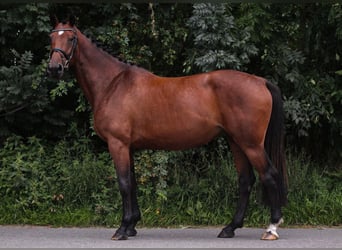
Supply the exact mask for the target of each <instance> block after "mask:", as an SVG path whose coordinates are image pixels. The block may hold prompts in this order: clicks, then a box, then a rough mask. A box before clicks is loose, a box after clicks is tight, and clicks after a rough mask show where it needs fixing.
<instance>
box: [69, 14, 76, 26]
mask: <svg viewBox="0 0 342 250" xmlns="http://www.w3.org/2000/svg"><path fill="white" fill-rule="evenodd" d="M75 23H76V17H75V15H69V24H70V25H71V26H74V25H75Z"/></svg>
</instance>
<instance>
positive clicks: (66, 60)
mask: <svg viewBox="0 0 342 250" xmlns="http://www.w3.org/2000/svg"><path fill="white" fill-rule="evenodd" d="M60 31H72V32H74V34H75V37H74V39H73V41H72V49H71V53H70V54H69V55H68V54H67V53H66V52H65V51H64V50H62V49H60V48H53V49H51V51H50V56H49V61H50V58H51V56H52V54H53V53H54V52H58V53H60V54H61V55H62V56H63V57H64V58H65V61H64V65H62V66H63V68H64V69H68V68H69V62H70V60H71V59H72V57H73V55H74V51H75V48H76V46H77V36H76V30H75V29H71V28H70V29H55V30H52V31H51V33H54V32H60Z"/></svg>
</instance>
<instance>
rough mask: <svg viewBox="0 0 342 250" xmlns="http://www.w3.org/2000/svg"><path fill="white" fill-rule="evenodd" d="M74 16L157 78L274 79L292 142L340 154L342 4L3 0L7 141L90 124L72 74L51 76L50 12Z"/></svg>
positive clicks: (53, 135)
mask: <svg viewBox="0 0 342 250" xmlns="http://www.w3.org/2000/svg"><path fill="white" fill-rule="evenodd" d="M70 12H72V13H74V14H76V16H77V19H78V27H79V28H80V29H81V30H82V31H83V32H84V33H86V34H88V35H89V36H90V37H91V38H92V39H93V40H94V41H95V40H97V41H99V42H101V43H102V44H103V47H104V49H105V50H108V51H111V52H112V53H113V54H115V55H116V56H117V57H120V58H123V59H125V60H127V61H128V62H130V63H136V64H139V65H141V66H143V67H145V68H147V69H148V70H151V71H153V72H154V73H156V74H159V75H164V76H179V75H184V74H192V73H197V72H202V71H209V70H214V69H223V68H232V69H238V70H242V71H246V72H249V73H252V74H256V75H260V76H264V77H266V78H268V79H269V80H271V81H273V82H274V83H276V84H278V85H279V86H280V88H281V90H282V93H283V96H284V101H285V109H286V118H287V119H286V120H287V141H288V143H289V145H290V146H291V147H292V148H293V147H294V148H302V147H303V148H305V149H306V150H307V151H308V152H311V153H312V155H314V156H315V155H319V156H322V155H324V151H323V152H321V151H322V148H324V149H327V151H326V152H330V153H333V154H335V156H336V157H340V155H339V153H338V150H337V149H336V147H337V145H338V144H339V142H340V141H339V140H340V138H341V133H342V132H341V127H342V126H341V125H342V124H341V108H340V107H341V98H342V91H341V87H340V83H341V77H342V73H341V72H342V68H341V54H342V53H341V44H342V43H341V39H342V22H341V15H342V10H341V4H340V3H333V4H330V3H329V4H328V3H311V4H287V5H277V4H261V3H260V4H255V3H241V4H223V3H220V4H214V3H211V4H205V3H198V4H194V5H192V4H158V3H153V4H148V3H146V4H133V3H122V4H115V3H101V4H95V3H89V4H46V3H32V4H7V5H1V10H0V21H1V22H0V32H1V36H0V43H1V47H0V52H1V55H2V56H1V59H0V65H1V66H0V76H1V79H0V118H1V119H0V131H1V135H0V138H1V140H4V139H5V138H6V137H7V136H9V135H10V134H13V133H14V134H18V135H22V136H31V135H37V136H39V137H44V138H47V139H54V140H55V139H58V138H60V137H61V135H63V133H65V131H66V130H67V129H68V126H69V124H70V122H71V121H75V122H76V123H77V124H79V126H81V127H87V128H90V127H91V122H89V117H90V116H91V114H90V109H89V106H88V104H87V102H86V101H85V99H84V98H83V95H82V93H81V91H80V89H79V88H78V87H77V83H76V84H75V80H74V79H73V76H72V74H70V75H69V76H68V77H66V78H65V79H64V80H63V81H53V80H51V79H49V78H46V77H45V68H46V63H47V58H48V53H49V46H48V45H49V42H48V39H47V38H48V33H49V31H50V29H51V27H50V24H49V21H48V20H49V15H50V14H51V13H56V14H57V16H63V15H67V14H69V13H70ZM20 124H25V126H22V125H20ZM90 130H91V129H90ZM318 141H319V143H317V142H318Z"/></svg>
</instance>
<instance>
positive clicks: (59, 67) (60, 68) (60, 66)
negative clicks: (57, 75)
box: [58, 64, 63, 72]
mask: <svg viewBox="0 0 342 250" xmlns="http://www.w3.org/2000/svg"><path fill="white" fill-rule="evenodd" d="M58 71H59V72H62V71H63V66H62V64H58Z"/></svg>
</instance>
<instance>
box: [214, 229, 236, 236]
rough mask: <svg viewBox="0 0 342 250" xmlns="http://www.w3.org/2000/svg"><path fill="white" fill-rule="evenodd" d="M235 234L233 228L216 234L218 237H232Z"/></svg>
mask: <svg viewBox="0 0 342 250" xmlns="http://www.w3.org/2000/svg"><path fill="white" fill-rule="evenodd" d="M234 236H235V233H234V231H233V230H224V229H223V230H222V231H221V233H220V234H219V235H217V237H218V238H233V237H234Z"/></svg>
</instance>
